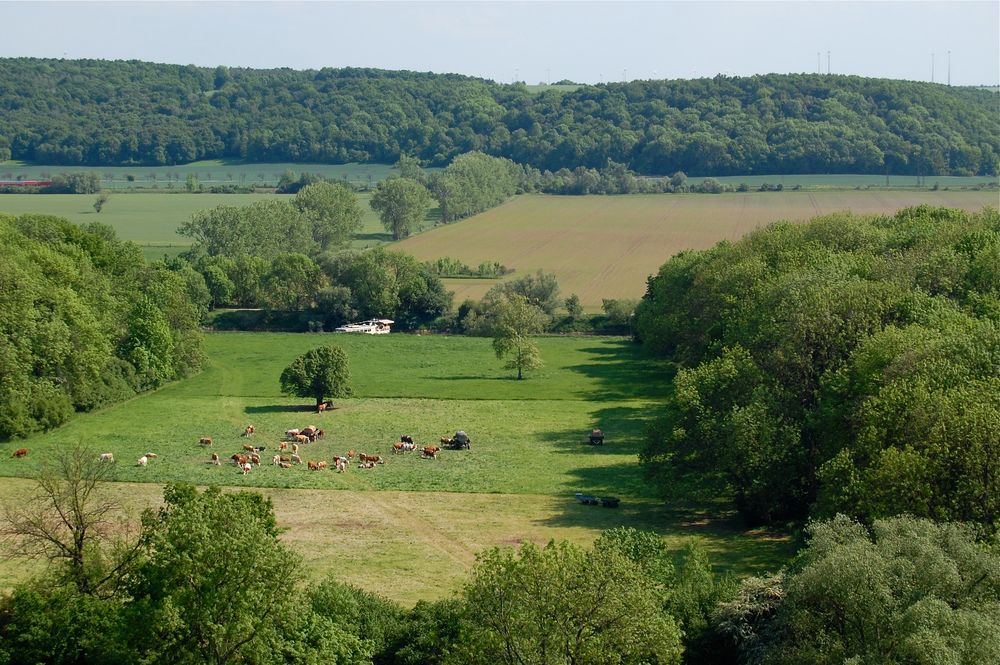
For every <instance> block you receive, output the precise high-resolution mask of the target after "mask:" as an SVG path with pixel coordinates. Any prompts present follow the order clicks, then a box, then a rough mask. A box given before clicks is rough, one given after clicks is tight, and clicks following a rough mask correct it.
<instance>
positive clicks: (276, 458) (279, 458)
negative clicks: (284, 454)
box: [271, 455, 281, 466]
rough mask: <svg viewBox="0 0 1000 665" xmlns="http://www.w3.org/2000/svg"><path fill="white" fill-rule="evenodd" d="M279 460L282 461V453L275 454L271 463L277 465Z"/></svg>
mask: <svg viewBox="0 0 1000 665" xmlns="http://www.w3.org/2000/svg"><path fill="white" fill-rule="evenodd" d="M279 462H281V455H275V456H274V457H272V458H271V464H274V465H275V466H277V465H278V463H279Z"/></svg>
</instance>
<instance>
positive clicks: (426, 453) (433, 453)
mask: <svg viewBox="0 0 1000 665" xmlns="http://www.w3.org/2000/svg"><path fill="white" fill-rule="evenodd" d="M439 452H441V449H440V448H438V447H437V446H424V447H423V448H421V449H420V456H421V457H424V458H427V457H433V458H434V459H437V456H438V453H439Z"/></svg>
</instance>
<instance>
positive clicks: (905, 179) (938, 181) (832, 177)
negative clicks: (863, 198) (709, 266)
mask: <svg viewBox="0 0 1000 665" xmlns="http://www.w3.org/2000/svg"><path fill="white" fill-rule="evenodd" d="M702 179H703V178H701V177H694V176H690V177H689V178H688V182H691V183H698V182H701V180H702ZM716 180H718V181H719V182H721V183H723V184H726V185H733V186H734V187H738V186H739V185H740V184H743V183H745V184H746V185H748V186H749V187H752V188H758V187H760V186H761V185H763V184H768V185H782V186H783V187H802V188H805V189H853V188H856V187H860V188H871V189H883V190H885V189H899V188H917V187H920V188H922V189H924V190H927V189H928V188H931V187H934V186H935V185H937V187H938V189H949V190H950V189H955V188H963V187H964V188H970V187H984V186H993V187H996V185H997V177H996V176H923V177H921V178H919V179H918V178H917V176H915V175H912V176H911V175H890V176H889V179H888V184H886V177H885V176H884V175H858V174H829V173H826V174H816V175H731V176H720V177H718V178H716Z"/></svg>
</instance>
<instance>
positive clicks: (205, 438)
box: [198, 436, 212, 446]
mask: <svg viewBox="0 0 1000 665" xmlns="http://www.w3.org/2000/svg"><path fill="white" fill-rule="evenodd" d="M198 443H200V444H201V445H203V446H210V445H212V437H210V436H203V437H201V438H200V439H198Z"/></svg>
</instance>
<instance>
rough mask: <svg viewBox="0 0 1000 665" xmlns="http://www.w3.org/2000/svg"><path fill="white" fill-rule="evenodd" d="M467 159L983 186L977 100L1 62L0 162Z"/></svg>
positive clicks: (997, 145) (844, 87)
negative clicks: (961, 178) (903, 178)
mask: <svg viewBox="0 0 1000 665" xmlns="http://www.w3.org/2000/svg"><path fill="white" fill-rule="evenodd" d="M472 151H482V152H485V153H487V154H490V155H493V156H497V157H504V158H508V159H511V160H513V161H514V162H517V163H519V164H525V165H530V166H532V167H534V168H537V169H539V170H549V171H552V172H556V171H558V170H560V169H563V168H565V169H570V170H572V169H575V168H577V167H586V168H602V167H603V166H605V165H606V164H607V163H608V161H609V160H611V161H614V162H617V163H620V164H626V165H628V166H629V168H631V169H632V170H634V171H636V172H638V173H642V174H645V175H670V174H673V173H676V172H677V171H683V172H686V173H690V174H699V175H702V176H705V175H738V174H779V173H787V174H797V173H867V174H882V173H892V174H901V175H902V174H910V175H912V174H917V175H977V174H995V173H996V172H997V164H998V155H1000V116H998V114H997V112H996V95H995V94H994V93H993V92H992V91H989V90H978V89H972V88H957V87H956V88H952V87H948V86H943V85H935V84H932V83H920V82H912V81H892V80H885V79H867V78H860V77H854V76H829V75H827V76H823V75H805V74H799V75H774V74H771V75H766V76H753V77H748V78H734V77H726V76H721V75H720V76H716V77H715V78H711V79H698V80H690V81H684V80H681V81H632V82H628V83H610V84H607V85H600V86H581V87H579V88H577V89H576V90H574V91H571V92H566V91H559V90H550V91H546V92H543V93H541V94H532V93H531V92H529V91H528V89H527V87H526V86H524V85H523V84H516V85H498V84H496V83H494V82H492V81H486V80H481V79H475V78H469V77H464V76H456V75H434V74H423V73H416V72H406V71H383V70H375V69H352V68H348V69H329V68H325V69H322V70H319V71H316V70H305V71H295V70H290V69H278V70H253V69H242V68H232V69H230V68H226V67H222V66H220V67H217V68H215V69H214V70H213V69H210V68H199V67H194V66H192V65H188V66H176V65H161V64H153V63H143V62H137V61H127V62H126V61H113V62H112V61H94V60H71V61H67V60H41V59H29V58H16V59H3V60H0V160H2V159H10V158H13V159H23V160H28V161H33V162H36V163H41V164H67V165H81V164H89V165H94V166H98V165H124V164H144V165H165V164H183V163H187V162H191V161H195V160H199V159H221V158H238V159H244V160H248V161H251V162H320V163H346V162H379V163H392V162H395V161H396V160H397V159H398V158H399V156H400V155H402V154H408V155H413V156H415V157H417V158H418V159H420V160H421V161H422V162H423V163H426V164H431V165H435V166H444V165H445V164H448V163H449V162H450V161H451V160H452V159H454V158H455V157H457V156H458V155H460V154H463V153H466V152H472Z"/></svg>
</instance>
